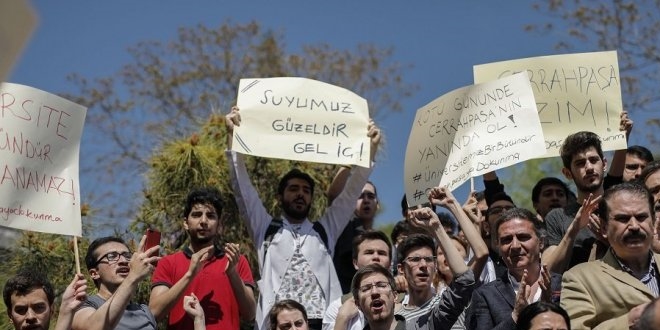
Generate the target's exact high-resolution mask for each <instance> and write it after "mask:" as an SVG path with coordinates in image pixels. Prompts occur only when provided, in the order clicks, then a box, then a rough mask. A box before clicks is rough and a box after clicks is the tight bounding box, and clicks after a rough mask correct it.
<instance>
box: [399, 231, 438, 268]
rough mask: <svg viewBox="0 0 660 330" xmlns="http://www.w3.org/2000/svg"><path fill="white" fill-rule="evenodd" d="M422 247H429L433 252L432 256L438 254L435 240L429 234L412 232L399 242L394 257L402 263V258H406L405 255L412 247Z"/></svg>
mask: <svg viewBox="0 0 660 330" xmlns="http://www.w3.org/2000/svg"><path fill="white" fill-rule="evenodd" d="M422 247H427V248H429V249H431V252H432V253H433V255H434V256H437V255H438V251H437V250H436V245H435V241H434V240H433V238H431V236H429V235H426V234H412V235H410V236H408V237H406V239H405V240H403V242H401V244H399V246H398V247H397V249H396V253H397V255H396V257H397V260H398V261H399V263H403V260H404V259H405V258H406V255H408V253H409V252H410V250H413V249H418V248H422Z"/></svg>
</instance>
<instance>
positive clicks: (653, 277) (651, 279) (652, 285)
mask: <svg viewBox="0 0 660 330" xmlns="http://www.w3.org/2000/svg"><path fill="white" fill-rule="evenodd" d="M610 249H612V248H610ZM612 254H613V255H614V259H616V261H618V262H619V265H620V266H621V269H623V271H624V272H626V273H628V274H630V275H632V277H634V278H637V276H636V275H635V273H634V272H633V270H632V269H631V268H630V267H628V266H626V265H625V264H624V263H623V262H621V259H619V257H618V256H617V255H616V253H614V250H613V249H612ZM649 259H651V262H649V269H648V271H647V272H646V274H643V275H642V278H639V280H640V281H642V283H644V285H646V287H647V288H649V290H651V292H653V296H655V297H657V296H658V295H660V289H659V288H658V267H657V265H656V263H655V258H653V253H651V251H649Z"/></svg>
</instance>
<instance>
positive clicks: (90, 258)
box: [85, 236, 128, 287]
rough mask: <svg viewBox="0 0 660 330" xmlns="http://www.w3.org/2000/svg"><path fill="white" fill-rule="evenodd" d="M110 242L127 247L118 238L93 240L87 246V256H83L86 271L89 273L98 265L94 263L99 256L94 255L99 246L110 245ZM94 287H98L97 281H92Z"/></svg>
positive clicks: (109, 237) (107, 237) (108, 237)
mask: <svg viewBox="0 0 660 330" xmlns="http://www.w3.org/2000/svg"><path fill="white" fill-rule="evenodd" d="M110 242H117V243H121V244H124V245H125V246H126V247H128V245H127V244H126V242H124V240H123V239H121V238H119V237H113V236H106V237H101V238H97V239H95V240H94V241H93V242H92V243H91V244H90V245H89V247H88V248H87V254H86V255H85V266H87V270H88V271H89V270H90V269H92V268H96V265H97V264H98V263H97V262H96V259H97V258H98V257H99V256H98V255H97V254H96V250H97V249H98V248H99V247H100V246H101V245H104V244H106V243H110ZM94 285H96V287H98V286H99V283H98V281H97V280H94Z"/></svg>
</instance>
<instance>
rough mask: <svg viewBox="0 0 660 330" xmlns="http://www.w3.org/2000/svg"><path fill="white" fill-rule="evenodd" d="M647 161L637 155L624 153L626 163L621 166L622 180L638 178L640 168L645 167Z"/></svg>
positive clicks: (640, 171) (640, 172)
mask: <svg viewBox="0 0 660 330" xmlns="http://www.w3.org/2000/svg"><path fill="white" fill-rule="evenodd" d="M646 163H647V161H645V160H643V159H641V158H639V156H637V155H633V154H626V165H625V167H624V168H623V182H628V181H632V180H635V179H637V178H639V176H640V175H641V174H642V170H643V169H644V168H645V167H646Z"/></svg>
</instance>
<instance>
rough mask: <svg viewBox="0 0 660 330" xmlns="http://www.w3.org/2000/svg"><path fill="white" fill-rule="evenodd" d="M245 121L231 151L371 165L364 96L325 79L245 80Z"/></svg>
mask: <svg viewBox="0 0 660 330" xmlns="http://www.w3.org/2000/svg"><path fill="white" fill-rule="evenodd" d="M238 90H239V91H238V100H237V102H236V105H237V106H238V108H239V109H240V114H241V125H240V126H239V127H236V128H235V129H234V137H233V140H232V150H234V151H236V152H239V153H242V154H248V155H253V156H261V157H269V158H282V159H291V160H298V161H308V162H317V163H328V164H355V165H359V166H362V167H369V166H370V159H369V158H370V142H369V137H368V136H367V126H368V124H369V108H368V106H367V101H366V100H365V99H364V98H362V97H360V96H359V95H357V94H355V93H353V92H351V91H349V90H347V89H344V88H341V87H337V86H334V85H330V84H327V83H324V82H321V81H316V80H311V79H305V78H297V77H286V78H284V77H283V78H263V79H262V78H250V79H241V81H240V84H239V87H238Z"/></svg>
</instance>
